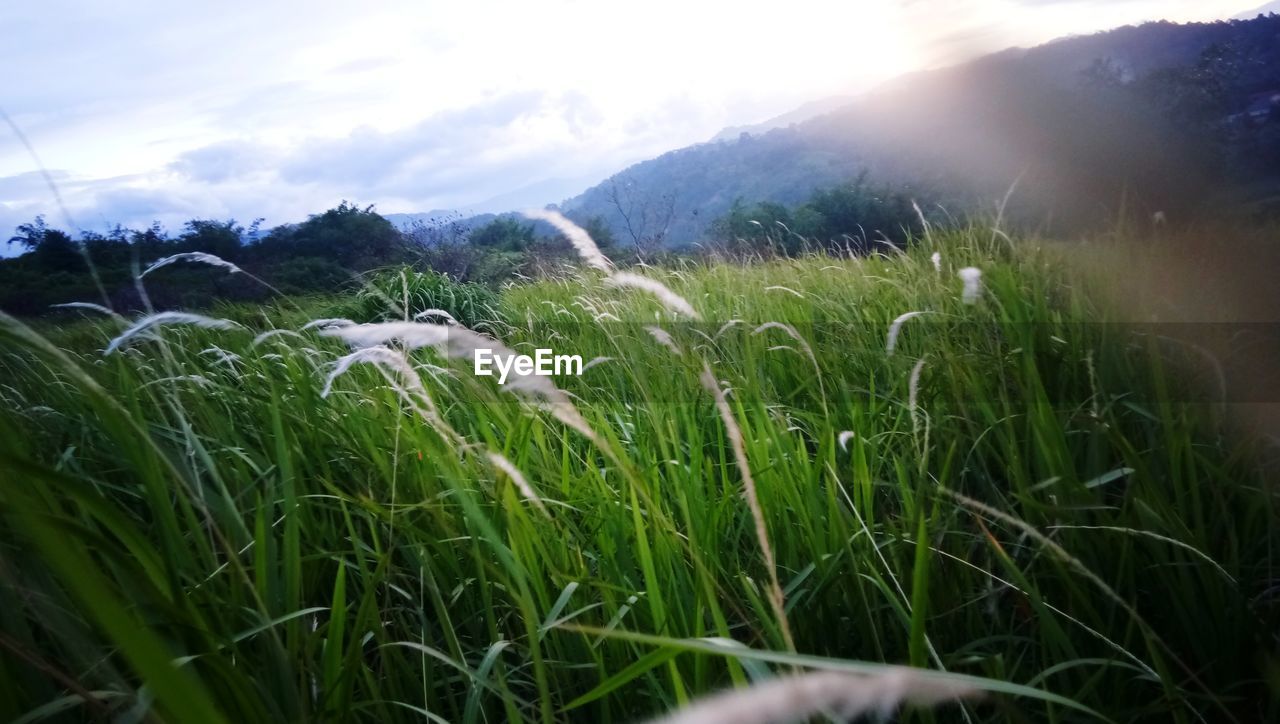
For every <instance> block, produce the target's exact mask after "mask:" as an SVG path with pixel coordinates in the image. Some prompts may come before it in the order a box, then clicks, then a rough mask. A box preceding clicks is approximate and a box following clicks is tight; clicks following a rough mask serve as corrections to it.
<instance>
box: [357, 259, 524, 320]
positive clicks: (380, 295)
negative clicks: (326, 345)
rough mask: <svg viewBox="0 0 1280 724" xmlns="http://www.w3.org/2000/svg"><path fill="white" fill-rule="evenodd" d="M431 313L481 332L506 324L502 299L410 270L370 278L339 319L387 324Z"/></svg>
mask: <svg viewBox="0 0 1280 724" xmlns="http://www.w3.org/2000/svg"><path fill="white" fill-rule="evenodd" d="M428 309H442V310H444V311H446V312H448V313H449V314H451V315H452V316H453V318H454V319H456V320H457V321H458V322H459V323H460V324H463V325H465V326H467V327H470V328H471V329H477V330H481V331H492V329H493V327H494V325H495V324H497V323H499V322H501V321H502V320H501V317H502V315H501V313H500V312H499V311H498V295H497V294H495V293H494V292H493V291H492V290H490V289H489V288H487V287H485V286H483V285H480V284H476V283H473V282H458V281H454V280H453V279H451V278H449V276H447V275H445V274H440V273H439V272H434V271H430V270H428V271H415V270H413V269H411V268H409V267H402V268H400V269H392V270H387V271H382V272H378V273H376V274H374V275H372V276H370V277H369V278H368V279H366V280H365V283H364V286H363V287H362V288H361V289H360V291H359V292H358V293H356V295H355V298H354V300H353V301H351V302H350V303H349V304H347V305H346V306H344V307H343V308H342V310H341V312H342V313H341V314H340V315H339V316H344V317H348V318H350V319H353V320H355V321H357V322H385V321H390V320H395V319H404V318H405V315H406V314H407V315H408V317H409V318H410V319H412V318H413V317H414V315H416V314H419V313H421V312H424V311H426V310H428ZM425 321H440V320H439V319H432V320H425Z"/></svg>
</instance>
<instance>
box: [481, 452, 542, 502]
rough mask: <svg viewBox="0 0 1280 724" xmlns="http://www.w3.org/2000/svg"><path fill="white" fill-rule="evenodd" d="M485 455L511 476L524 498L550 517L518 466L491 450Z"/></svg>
mask: <svg viewBox="0 0 1280 724" xmlns="http://www.w3.org/2000/svg"><path fill="white" fill-rule="evenodd" d="M486 455H488V457H489V462H490V463H493V466H494V467H495V468H497V469H499V470H501V471H502V472H503V473H504V474H505V475H506V476H507V477H508V478H511V482H512V483H515V486H516V488H517V489H518V490H519V491H520V494H521V495H523V496H524V498H525V500H528V501H529V502H530V503H533V505H534V507H535V508H537V509H538V510H540V511H542V514H543V515H545V516H547V517H548V518H550V517H551V512H550V511H548V510H547V506H546V505H544V504H543V502H542V498H540V497H538V494H537V493H536V492H534V490H533V486H532V485H530V484H529V481H528V480H526V479H525V477H524V473H522V472H520V468H517V467H516V466H515V465H514V464H513V463H512V462H511V461H510V460H508V459H506V458H505V457H503V456H502V455H500V454H499V453H496V452H493V451H492V450H490V451H487V452H486Z"/></svg>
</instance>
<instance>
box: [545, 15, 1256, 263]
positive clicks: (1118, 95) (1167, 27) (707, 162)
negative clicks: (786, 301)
mask: <svg viewBox="0 0 1280 724" xmlns="http://www.w3.org/2000/svg"><path fill="white" fill-rule="evenodd" d="M1278 71H1280V17H1273V18H1260V19H1256V20H1250V21H1232V22H1218V23H1209V24H1187V25H1180V24H1175V23H1168V22H1160V23H1149V24H1146V25H1142V26H1131V27H1124V28H1119V29H1116V30H1113V31H1109V32H1105V33H1099V34H1096V35H1090V36H1083V37H1073V38H1066V39H1061V40H1058V41H1054V42H1051V43H1048V44H1046V45H1043V46H1039V47H1036V48H1032V49H1011V50H1007V51H1003V52H1000V53H996V54H993V55H990V56H986V57H983V58H980V59H978V60H975V61H972V62H970V63H966V64H963V65H959V66H954V67H950V68H945V69H941V70H936V71H929V72H921V73H915V74H911V75H909V76H904V77H902V78H900V79H898V80H896V81H894V82H891V83H889V84H887V85H885V86H883V87H881V88H879V89H877V90H875V91H873V92H870V93H867V94H864V95H863V96H862V97H861V98H859V99H858V100H857V101H856V102H854V103H853V104H846V105H844V106H843V107H841V108H839V109H837V110H834V111H833V112H829V113H826V114H822V115H818V116H817V117H814V118H811V119H808V120H805V121H803V122H800V123H796V124H794V125H789V126H787V127H784V128H774V129H773V130H769V131H768V132H766V133H763V134H759V135H746V136H740V137H739V138H738V139H737V140H730V141H721V142H717V143H710V144H700V145H695V146H691V147H688V148H684V149H680V150H678V151H673V152H670V153H667V154H664V155H663V156H660V157H658V158H655V159H652V160H649V161H645V162H642V163H639V164H636V165H634V166H632V167H630V168H628V169H626V170H624V171H622V172H621V173H619V174H617V175H615V176H614V177H612V178H610V179H607V180H606V181H605V182H603V183H601V184H599V185H597V186H595V187H593V188H590V189H588V190H587V191H585V192H584V193H582V194H580V195H579V196H577V197H574V198H573V199H570V200H568V201H566V202H565V204H563V208H564V209H565V210H566V211H568V212H569V213H570V215H572V216H575V217H577V218H580V219H582V218H588V217H592V216H599V217H602V218H603V219H605V220H606V222H607V223H609V224H610V225H611V226H612V227H613V228H614V229H615V230H617V231H618V232H619V234H620V235H622V237H623V238H626V233H627V223H626V218H627V217H630V218H633V219H634V218H635V217H636V216H638V215H641V212H642V211H644V210H647V209H653V208H657V209H658V212H656V213H651V214H649V215H648V217H649V221H650V222H651V226H652V225H663V226H664V227H665V228H666V234H665V238H666V239H667V241H668V242H669V243H674V244H684V243H690V242H694V241H696V240H698V239H700V238H701V237H702V236H703V235H704V234H705V232H706V230H707V228H708V224H709V223H710V222H711V221H712V220H713V219H715V218H716V217H718V216H720V215H722V214H724V213H725V212H726V211H727V210H728V209H729V208H730V206H731V205H732V204H733V202H734V200H735V199H738V198H741V199H744V200H746V201H763V200H768V201H776V202H780V203H784V204H794V203H797V202H800V201H803V200H804V199H806V198H807V197H808V196H809V195H810V194H811V193H812V192H813V190H814V189H816V188H819V187H823V186H830V185H833V184H837V183H841V182H844V181H847V180H849V179H851V178H852V177H854V176H856V175H858V174H859V173H861V172H863V171H866V172H867V173H868V176H869V179H870V180H871V181H872V182H873V183H879V184H887V185H894V186H906V187H908V189H909V190H910V191H911V193H913V194H917V195H919V196H920V197H921V198H922V200H928V201H936V202H941V203H945V204H947V205H948V207H949V208H955V207H957V206H959V207H960V208H972V207H974V206H977V207H979V208H990V205H992V204H994V203H995V202H996V200H997V199H999V198H1000V197H1002V196H1003V195H1004V192H1005V191H1006V190H1007V189H1008V188H1009V187H1010V185H1011V184H1012V183H1013V182H1014V180H1015V179H1019V178H1021V179H1022V182H1021V185H1020V191H1019V194H1018V197H1017V198H1018V202H1019V209H1018V211H1019V213H1021V214H1022V215H1023V216H1024V217H1025V218H1026V219H1027V220H1028V221H1029V222H1031V223H1037V224H1044V223H1050V222H1051V223H1055V224H1061V223H1062V222H1063V220H1064V219H1070V220H1072V221H1080V222H1081V223H1083V222H1084V220H1088V219H1093V218H1099V217H1102V216H1105V215H1106V214H1108V213H1112V212H1113V211H1114V209H1115V208H1116V207H1118V206H1119V205H1120V204H1121V203H1122V202H1128V203H1134V202H1137V203H1139V204H1140V205H1142V206H1143V207H1145V208H1147V209H1148V210H1149V211H1152V210H1163V209H1174V208H1187V207H1188V206H1189V205H1191V204H1193V203H1194V202H1195V201H1196V199H1197V194H1198V193H1199V190H1200V189H1203V188H1204V187H1205V186H1206V185H1211V182H1215V181H1217V180H1218V178H1219V176H1221V174H1222V173H1223V172H1224V171H1223V169H1222V168H1221V167H1222V166H1223V163H1222V162H1221V161H1222V159H1221V158H1219V156H1220V155H1221V154H1220V153H1219V151H1221V149H1217V148H1216V146H1214V144H1215V143H1217V142H1218V141H1219V140H1221V139H1219V138H1218V137H1217V136H1215V137H1214V138H1212V139H1209V138H1208V136H1207V135H1206V137H1205V138H1200V136H1199V135H1197V134H1201V131H1202V130H1203V131H1204V132H1205V134H1208V133H1209V132H1212V133H1219V132H1220V131H1222V130H1223V129H1222V128H1219V127H1220V126H1222V125H1223V124H1222V123H1221V121H1222V119H1223V118H1224V117H1226V116H1227V115H1228V114H1229V113H1232V112H1235V111H1239V110H1243V109H1244V108H1245V106H1247V103H1248V101H1249V98H1250V97H1251V94H1256V93H1258V92H1260V91H1267V90H1270V89H1271V88H1280V75H1278ZM1210 96H1211V97H1210ZM1205 134H1201V135H1205ZM1224 137H1225V136H1224ZM1215 154H1218V155H1215ZM1237 175H1238V174H1237ZM1134 194H1137V196H1134ZM626 211H630V213H629V214H624V212H626ZM649 232H650V233H654V229H649Z"/></svg>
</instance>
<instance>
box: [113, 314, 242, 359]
mask: <svg viewBox="0 0 1280 724" xmlns="http://www.w3.org/2000/svg"><path fill="white" fill-rule="evenodd" d="M173 324H190V325H194V326H196V327H205V328H208V329H231V328H232V327H238V326H240V325H238V324H236V323H235V322H232V321H231V320H229V319H214V318H213V317H206V316H204V315H203V314H191V313H189V312H159V313H157V314H151V315H148V316H146V317H143V318H142V319H139V320H138V321H136V322H134V323H133V325H132V326H130V327H129V328H128V329H126V330H125V331H123V332H121V333H120V336H118V337H116V338H115V339H113V340H111V343H110V344H108V345H107V348H106V349H105V350H103V352H102V354H103V355H104V356H105V355H109V354H112V353H113V352H115V351H116V350H118V349H120V348H121V347H123V346H124V345H126V344H128V343H129V341H130V340H132V339H133V338H134V337H136V336H138V335H139V334H142V333H143V332H146V331H148V330H150V329H152V328H154V327H162V326H168V325H173Z"/></svg>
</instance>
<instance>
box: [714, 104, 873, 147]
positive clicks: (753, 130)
mask: <svg viewBox="0 0 1280 724" xmlns="http://www.w3.org/2000/svg"><path fill="white" fill-rule="evenodd" d="M855 100H857V96H853V95H841V96H831V97H830V98H823V99H821V100H816V101H809V102H808V103H805V104H804V105H802V106H800V107H799V108H797V109H795V110H793V111H788V112H786V113H783V114H782V115H780V116H775V117H773V118H770V119H769V120H767V121H762V122H760V123H753V124H750V125H745V126H729V127H728V128H725V129H724V130H722V131H720V132H719V133H717V134H716V135H715V136H712V138H711V141H712V142H713V143H714V142H716V141H736V140H738V139H739V138H741V137H742V134H744V133H745V134H747V135H749V136H758V135H760V134H762V133H768V132H769V131H772V130H774V129H775V128H789V127H791V126H794V125H795V124H797V123H803V122H805V121H807V120H809V119H811V118H817V117H818V116H821V115H825V114H827V113H830V112H832V111H834V110H836V109H838V108H843V107H845V106H848V105H850V104H851V103H853V102H854V101H855Z"/></svg>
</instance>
